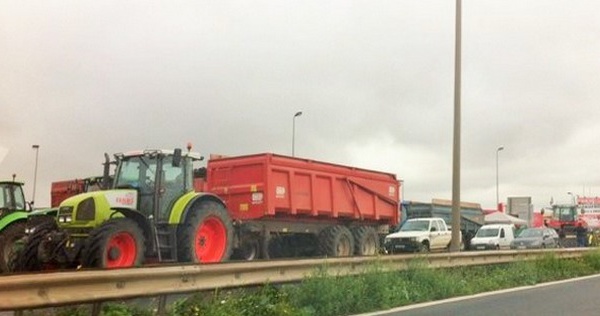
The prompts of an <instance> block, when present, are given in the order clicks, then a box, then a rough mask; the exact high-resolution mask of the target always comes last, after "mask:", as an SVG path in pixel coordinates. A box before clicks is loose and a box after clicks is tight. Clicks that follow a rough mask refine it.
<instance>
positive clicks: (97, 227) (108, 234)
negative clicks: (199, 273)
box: [14, 146, 233, 271]
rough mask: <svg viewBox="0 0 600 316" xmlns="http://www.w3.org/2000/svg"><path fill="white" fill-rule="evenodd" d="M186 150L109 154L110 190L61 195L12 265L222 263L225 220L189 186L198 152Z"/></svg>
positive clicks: (209, 197)
mask: <svg viewBox="0 0 600 316" xmlns="http://www.w3.org/2000/svg"><path fill="white" fill-rule="evenodd" d="M190 149H191V146H188V152H187V153H185V154H183V153H182V150H181V149H175V150H144V151H136V152H129V153H124V154H116V155H115V158H116V164H117V168H116V171H115V176H114V181H113V185H112V188H111V189H110V190H105V191H96V192H89V193H83V194H79V195H76V196H73V197H70V198H68V199H66V200H64V201H63V202H62V203H61V204H60V207H59V209H58V214H57V215H56V224H57V225H55V226H54V227H53V226H52V225H45V226H44V225H42V226H38V227H36V228H35V230H34V231H33V232H30V235H29V237H28V238H27V242H26V243H25V245H24V246H23V249H22V251H20V252H19V256H18V257H17V258H16V259H15V260H16V262H15V263H14V266H15V269H16V270H17V271H31V270H38V269H42V268H44V267H47V266H52V267H58V268H74V267H89V268H124V267H133V266H139V265H141V264H143V263H146V262H152V263H156V262H197V263H200V262H220V261H223V260H227V259H228V258H229V256H230V255H231V251H232V247H233V226H232V221H231V219H230V217H229V214H228V212H227V210H226V208H225V204H224V203H223V201H221V199H220V198H219V197H218V196H216V195H214V194H210V193H202V192H195V191H194V187H193V180H194V179H193V174H194V166H193V163H194V162H195V161H199V160H202V157H201V156H200V155H198V154H194V153H190V152H189V150H190Z"/></svg>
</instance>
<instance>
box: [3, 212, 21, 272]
mask: <svg viewBox="0 0 600 316" xmlns="http://www.w3.org/2000/svg"><path fill="white" fill-rule="evenodd" d="M23 237H25V221H20V222H16V223H14V224H11V225H10V226H8V227H7V228H5V229H4V230H3V231H2V233H0V273H3V272H4V273H5V272H10V267H9V262H10V260H11V257H12V256H13V252H15V251H17V249H16V248H15V247H16V243H17V242H18V241H19V240H20V239H21V238H23Z"/></svg>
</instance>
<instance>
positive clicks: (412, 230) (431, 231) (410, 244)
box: [384, 217, 452, 254]
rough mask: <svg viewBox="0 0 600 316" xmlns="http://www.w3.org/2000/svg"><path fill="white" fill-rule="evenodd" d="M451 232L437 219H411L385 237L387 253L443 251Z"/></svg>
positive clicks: (446, 246)
mask: <svg viewBox="0 0 600 316" xmlns="http://www.w3.org/2000/svg"><path fill="white" fill-rule="evenodd" d="M451 239H452V231H451V230H450V229H448V227H447V226H446V222H444V220H443V219H442V218H439V217H431V218H412V219H409V220H407V221H406V222H404V224H402V226H401V227H400V229H399V230H398V231H397V232H395V233H392V234H389V235H387V236H386V237H385V242H384V246H385V250H386V252H387V253H391V254H393V253H396V252H406V251H421V252H427V251H430V250H443V249H446V248H448V246H449V245H450V240H451Z"/></svg>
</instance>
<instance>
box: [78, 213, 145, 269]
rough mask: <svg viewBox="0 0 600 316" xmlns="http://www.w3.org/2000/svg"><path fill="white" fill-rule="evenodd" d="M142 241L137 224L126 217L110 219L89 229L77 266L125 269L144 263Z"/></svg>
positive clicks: (140, 231) (141, 233) (143, 239)
mask: <svg viewBox="0 0 600 316" xmlns="http://www.w3.org/2000/svg"><path fill="white" fill-rule="evenodd" d="M145 242H146V241H145V238H144V234H143V232H142V230H141V229H140V227H139V226H138V224H137V223H136V222H135V221H133V220H131V219H128V218H117V219H111V220H109V221H107V222H105V223H104V224H102V225H101V226H100V227H98V228H96V229H94V230H92V232H91V233H90V236H89V237H88V238H87V240H86V243H85V246H84V248H83V251H82V255H81V261H82V262H81V263H82V264H83V266H85V267H93V268H109V269H111V268H128V267H134V266H139V265H141V264H142V263H143V262H144V253H145V247H146V246H145Z"/></svg>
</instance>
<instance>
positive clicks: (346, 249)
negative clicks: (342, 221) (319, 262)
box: [319, 225, 354, 257]
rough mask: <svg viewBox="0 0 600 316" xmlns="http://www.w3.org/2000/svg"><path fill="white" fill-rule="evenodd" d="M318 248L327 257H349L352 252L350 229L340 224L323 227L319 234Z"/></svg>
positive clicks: (352, 241) (352, 240) (352, 242)
mask: <svg viewBox="0 0 600 316" xmlns="http://www.w3.org/2000/svg"><path fill="white" fill-rule="evenodd" d="M319 250H320V252H321V254H323V255H325V256H328V257H349V256H352V254H353V253H354V238H353V237H352V233H351V232H350V230H349V229H348V228H347V227H345V226H341V225H336V226H330V227H327V228H325V229H324V230H323V231H321V233H320V234H319Z"/></svg>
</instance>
